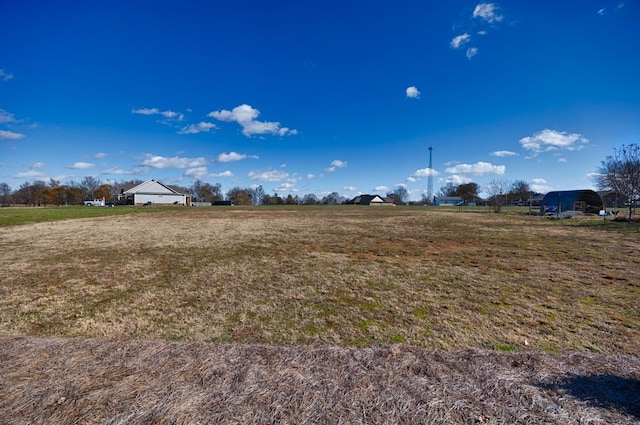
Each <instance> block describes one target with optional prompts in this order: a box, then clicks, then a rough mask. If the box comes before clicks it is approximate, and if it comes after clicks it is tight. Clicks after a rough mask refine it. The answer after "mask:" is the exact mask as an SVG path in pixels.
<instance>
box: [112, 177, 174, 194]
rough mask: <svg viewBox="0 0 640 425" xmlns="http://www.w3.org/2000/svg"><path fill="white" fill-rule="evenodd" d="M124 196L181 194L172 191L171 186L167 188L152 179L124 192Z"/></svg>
mask: <svg viewBox="0 0 640 425" xmlns="http://www.w3.org/2000/svg"><path fill="white" fill-rule="evenodd" d="M122 193H123V194H134V193H144V194H179V195H182V194H181V193H180V192H178V191H176V190H175V189H172V188H171V187H169V186H166V185H164V184H162V183H160V182H159V181H157V180H154V179H151V180H147V181H146V182H143V183H140V184H139V185H137V186H134V187H132V188H130V189H127V190H123V191H122Z"/></svg>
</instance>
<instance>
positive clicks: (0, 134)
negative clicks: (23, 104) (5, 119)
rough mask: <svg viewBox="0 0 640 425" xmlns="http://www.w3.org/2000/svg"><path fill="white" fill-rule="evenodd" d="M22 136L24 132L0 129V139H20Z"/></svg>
mask: <svg viewBox="0 0 640 425" xmlns="http://www.w3.org/2000/svg"><path fill="white" fill-rule="evenodd" d="M24 137H25V136H24V134H20V133H16V132H14V131H7V130H0V140H20V139H23V138H24Z"/></svg>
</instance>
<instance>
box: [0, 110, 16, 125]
mask: <svg viewBox="0 0 640 425" xmlns="http://www.w3.org/2000/svg"><path fill="white" fill-rule="evenodd" d="M16 122H18V120H16V117H15V116H14V115H13V114H12V113H9V112H7V111H5V110H4V109H0V124H9V123H16Z"/></svg>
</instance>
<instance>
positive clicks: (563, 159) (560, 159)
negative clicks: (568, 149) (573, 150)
mask: <svg viewBox="0 0 640 425" xmlns="http://www.w3.org/2000/svg"><path fill="white" fill-rule="evenodd" d="M558 162H563V163H564V162H567V158H558Z"/></svg>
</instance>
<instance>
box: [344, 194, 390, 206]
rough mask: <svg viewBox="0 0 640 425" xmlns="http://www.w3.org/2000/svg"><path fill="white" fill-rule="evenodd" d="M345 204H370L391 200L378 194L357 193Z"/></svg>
mask: <svg viewBox="0 0 640 425" xmlns="http://www.w3.org/2000/svg"><path fill="white" fill-rule="evenodd" d="M346 203H347V204H353V205H371V204H391V203H392V202H391V201H389V200H388V199H386V198H383V197H381V196H380V195H369V194H365V195H358V196H356V197H355V198H353V199H352V200H350V201H347V202H346Z"/></svg>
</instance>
